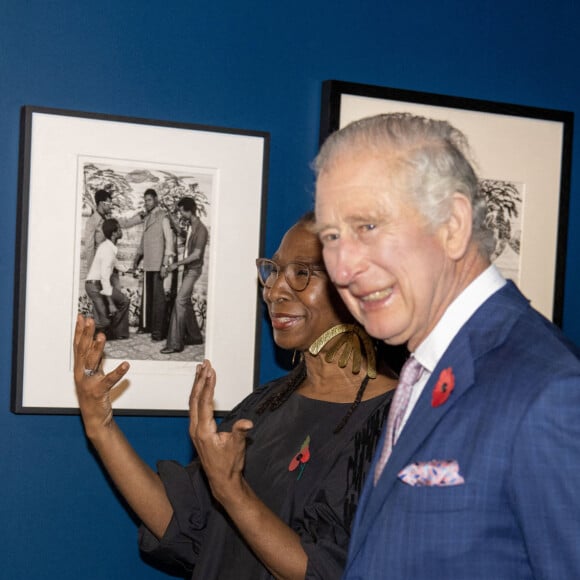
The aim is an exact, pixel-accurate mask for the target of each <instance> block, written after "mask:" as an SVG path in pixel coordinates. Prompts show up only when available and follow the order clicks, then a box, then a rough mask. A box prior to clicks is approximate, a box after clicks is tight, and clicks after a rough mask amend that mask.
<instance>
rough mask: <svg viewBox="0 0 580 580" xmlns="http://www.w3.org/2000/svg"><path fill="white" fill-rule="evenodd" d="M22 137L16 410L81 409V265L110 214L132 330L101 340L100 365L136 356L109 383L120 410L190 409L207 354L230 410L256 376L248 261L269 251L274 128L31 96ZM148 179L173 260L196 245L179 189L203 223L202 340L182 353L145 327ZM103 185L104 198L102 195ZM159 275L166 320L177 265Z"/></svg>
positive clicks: (220, 400) (222, 404)
mask: <svg viewBox="0 0 580 580" xmlns="http://www.w3.org/2000/svg"><path fill="white" fill-rule="evenodd" d="M20 148H21V150H20V184H19V188H20V192H19V193H20V195H19V208H18V232H17V234H18V241H17V252H18V255H17V259H16V268H17V272H16V292H15V314H14V316H15V321H14V329H15V330H14V356H13V359H14V364H13V386H12V411H13V412H15V413H58V414H75V413H78V407H77V401H76V396H75V389H74V382H73V375H72V362H73V361H72V341H73V334H74V327H75V322H76V318H77V314H78V313H81V314H83V315H85V316H93V315H94V311H95V308H97V305H96V302H95V300H94V299H93V298H91V293H90V292H87V285H86V283H87V276H88V274H89V271H90V268H91V265H92V261H93V258H94V256H95V252H96V251H97V247H98V242H97V241H95V240H98V239H99V238H98V236H97V237H96V238H95V233H94V232H95V228H97V230H98V228H99V227H100V228H101V230H99V231H102V229H103V223H104V220H106V219H110V218H114V219H116V220H117V221H118V223H119V224H120V226H121V232H122V235H121V238H120V239H119V240H116V253H117V268H116V270H115V273H114V275H113V276H112V277H111V280H112V285H113V286H114V287H116V288H117V289H118V290H119V291H120V292H121V293H122V294H123V295H124V296H125V299H124V301H125V302H127V303H128V310H127V312H128V314H127V316H128V321H129V332H128V333H126V335H124V336H114V337H112V339H111V340H109V341H108V342H107V344H106V346H105V357H104V362H103V369H104V370H105V371H108V370H111V369H112V368H114V367H115V366H117V365H118V364H119V363H120V362H121V361H123V360H128V361H129V362H130V363H131V369H130V370H129V373H128V374H127V376H126V379H125V380H124V381H123V383H122V384H121V385H119V387H118V388H117V389H116V390H115V394H114V410H115V413H117V414H126V415H186V414H187V410H188V398H189V392H190V390H191V386H192V384H193V376H194V374H195V365H196V364H197V363H198V362H201V361H202V360H203V359H204V358H209V359H210V360H211V361H212V364H213V365H214V367H215V368H216V371H217V373H218V376H219V377H220V380H219V383H218V386H217V389H216V397H215V408H216V410H217V414H218V415H219V414H223V413H225V412H227V411H228V410H230V409H232V408H233V407H234V406H235V405H236V404H237V403H238V402H239V401H240V400H241V399H242V398H243V397H244V396H245V395H247V394H248V393H250V392H251V391H252V389H253V387H254V385H255V382H256V378H257V376H258V366H259V365H258V362H259V360H258V350H257V348H256V347H257V344H259V336H258V334H259V328H260V325H259V323H258V290H257V280H256V275H255V265H254V261H255V258H256V257H257V256H260V255H261V254H262V244H263V241H262V231H263V221H264V213H265V206H266V203H265V201H266V191H267V168H268V154H269V134H268V133H265V132H260V131H250V130H241V129H230V128H222V127H209V126H204V125H195V124H188V123H174V122H168V121H154V120H148V119H138V118H130V117H120V116H111V115H104V114H97V113H86V112H79V111H69V110H62V109H49V108H42V107H32V106H26V107H23V109H22V118H21V145H20ZM151 190H153V192H154V193H155V194H156V203H157V206H156V211H161V212H162V213H161V215H163V216H164V219H165V218H166V219H165V223H166V230H167V232H168V233H167V234H166V238H165V239H166V242H165V243H166V244H173V252H172V253H173V255H174V256H175V257H174V258H172V259H173V260H175V261H177V260H179V259H180V257H183V256H184V255H185V254H184V252H186V251H187V247H188V244H187V236H188V229H187V226H188V221H187V220H184V219H183V215H182V214H181V212H180V211H179V210H178V202H179V201H180V200H182V199H184V198H190V199H192V200H193V206H192V207H194V208H195V209H194V215H196V216H197V217H198V218H199V220H200V222H201V223H202V224H203V226H205V229H206V230H207V232H208V242H207V244H206V246H205V253H204V255H203V260H202V261H203V265H202V266H201V267H200V275H199V278H198V279H197V280H196V281H195V283H194V286H193V291H192V295H191V301H192V308H193V313H194V314H193V316H194V320H195V322H196V323H197V325H198V326H199V329H200V331H201V337H202V338H201V339H200V338H199V337H197V339H188V337H187V336H185V337H184V343H185V344H184V347H183V350H181V351H179V350H178V349H176V352H171V353H162V352H161V351H162V350H163V347H164V345H165V338H166V337H165V336H162V337H160V336H154V335H153V334H151V333H148V332H147V328H143V316H142V314H143V311H144V309H145V308H146V307H147V306H146V297H147V296H148V294H147V292H146V291H145V278H146V276H145V272H144V271H143V264H144V262H138V264H140V266H136V265H135V257H136V255H137V254H138V252H139V251H141V250H140V245H141V240H142V237H143V232H144V228H146V227H148V224H149V221H148V213H149V212H150V211H151V206H150V205H149V206H148V205H147V204H146V198H147V194H150V193H151ZM103 191H104V192H106V193H107V194H108V196H107V195H105V197H106V198H107V200H106V203H105V204H103V203H102V202H101V201H99V200H101V199H102V197H103V194H102V193H99V194H97V192H103ZM167 240H169V241H167ZM162 275H163V290H164V294H165V298H166V301H167V304H166V306H167V308H166V315H165V316H166V317H167V320H164V326H163V327H164V329H165V331H166V330H167V326H168V323H169V319H170V316H171V310H172V309H173V306H174V304H175V296H176V292H177V290H178V288H179V287H180V284H181V282H182V280H183V266H181V267H180V268H176V269H175V270H174V271H172V272H171V273H170V274H169V273H168V272H165V271H164V272H162ZM89 282H92V281H91V280H89ZM97 298H98V296H97ZM240 305H243V307H240ZM111 316H112V315H111ZM111 336H112V335H111Z"/></svg>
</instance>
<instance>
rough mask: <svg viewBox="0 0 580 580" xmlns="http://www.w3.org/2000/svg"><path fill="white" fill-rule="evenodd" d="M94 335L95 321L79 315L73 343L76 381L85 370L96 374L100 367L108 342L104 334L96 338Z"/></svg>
mask: <svg viewBox="0 0 580 580" xmlns="http://www.w3.org/2000/svg"><path fill="white" fill-rule="evenodd" d="M94 335H95V321H94V320H93V319H92V318H85V317H83V316H82V315H81V314H79V315H78V316H77V322H76V325H75V336H74V341H73V344H74V371H75V379H79V378H80V375H81V373H84V372H85V370H87V371H94V372H96V371H97V369H98V367H99V364H100V362H101V359H102V357H103V350H104V348H105V342H106V340H105V335H104V334H102V333H99V334H98V335H97V337H96V338H95V336H94Z"/></svg>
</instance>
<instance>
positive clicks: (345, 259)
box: [315, 114, 580, 580]
mask: <svg viewBox="0 0 580 580" xmlns="http://www.w3.org/2000/svg"><path fill="white" fill-rule="evenodd" d="M315 167H316V172H317V184H316V219H317V226H316V227H317V228H318V232H319V235H320V239H321V240H322V243H323V245H324V259H325V263H326V266H327V269H328V273H329V275H330V277H331V279H332V280H333V282H334V283H335V284H336V285H337V287H338V290H339V292H340V295H341V297H342V298H343V300H344V301H345V303H346V304H347V306H348V308H349V310H350V311H351V312H352V313H353V315H354V316H355V317H356V318H357V320H358V321H359V322H360V323H361V324H363V325H364V327H365V328H366V330H367V331H368V332H369V334H371V335H372V336H374V337H377V338H379V339H382V340H383V341H385V342H386V343H388V344H407V346H408V349H409V351H410V353H411V357H410V359H409V363H408V364H407V365H406V366H405V367H404V368H403V370H402V371H401V377H400V381H399V386H398V387H397V391H396V394H395V397H394V400H393V404H392V406H391V409H390V412H389V417H388V420H387V427H386V429H385V432H383V434H382V437H381V441H380V442H379V446H378V450H377V453H376V456H375V458H374V461H373V465H372V467H371V469H372V472H371V474H370V475H369V477H368V478H367V480H366V483H365V487H364V490H363V493H362V495H361V499H360V502H359V506H358V510H357V514H356V518H355V523H354V526H353V530H352V537H351V543H350V548H349V557H348V563H347V568H346V571H345V578H346V579H348V580H355V579H357V580H372V579H374V578H395V579H397V580H404V579H411V578H413V580H427V579H429V580H431V579H433V578H437V579H439V578H453V579H456V580H466V579H470V580H478V579H481V580H490V579H493V580H514V579H515V578H518V579H519V580H527V579H542V580H546V579H550V580H551V579H554V580H555V579H558V580H562V579H564V578H566V579H572V578H580V545H579V540H580V499H579V496H578V494H579V492H578V490H579V489H580V361H579V358H578V349H577V348H576V347H575V346H574V345H572V344H571V343H570V342H569V341H567V340H566V338H565V337H564V336H563V335H562V333H561V332H560V331H559V329H557V328H556V327H555V326H554V325H552V324H551V323H550V322H549V321H548V320H546V319H545V318H544V317H543V316H542V315H540V314H539V313H538V312H537V311H535V310H534V309H533V308H532V307H531V306H530V305H529V303H528V301H527V300H526V299H525V298H524V296H523V295H522V294H521V293H520V291H519V290H518V289H517V288H516V286H515V285H514V284H513V283H512V282H511V281H507V282H506V280H505V279H504V278H503V277H502V275H501V274H500V272H499V271H498V270H497V269H496V267H495V266H493V265H490V260H489V256H490V255H491V252H492V250H493V247H494V239H493V234H492V232H490V231H489V230H487V228H486V222H485V216H486V204H485V198H484V196H483V194H482V193H481V191H480V188H479V186H478V179H477V177H476V175H475V172H474V170H473V168H472V165H471V163H470V162H469V161H468V146H467V142H466V139H465V137H464V136H463V134H462V133H460V132H459V131H457V130H456V129H454V128H453V127H452V126H451V125H449V124H448V123H446V122H444V121H434V120H431V119H425V118H421V117H414V116H412V115H409V114H389V115H379V116H377V117H372V118H369V119H364V120H361V121H357V122H355V123H352V124H351V125H349V126H347V127H345V128H344V129H342V130H340V131H338V132H337V133H335V134H334V135H332V136H331V137H330V138H329V139H328V140H327V142H326V143H325V144H324V145H323V147H322V149H321V151H320V153H319V155H318V157H317V160H316V163H315ZM410 375H414V376H410Z"/></svg>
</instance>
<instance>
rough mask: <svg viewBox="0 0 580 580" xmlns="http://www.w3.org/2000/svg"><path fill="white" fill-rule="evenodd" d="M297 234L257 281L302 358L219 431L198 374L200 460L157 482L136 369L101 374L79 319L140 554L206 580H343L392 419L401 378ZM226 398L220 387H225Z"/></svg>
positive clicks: (172, 466)
mask: <svg viewBox="0 0 580 580" xmlns="http://www.w3.org/2000/svg"><path fill="white" fill-rule="evenodd" d="M312 222H313V216H312V214H308V215H307V216H305V217H304V218H302V220H300V221H299V222H298V223H297V224H296V225H295V226H294V227H292V228H291V229H290V230H289V231H288V232H287V233H286V235H285V236H284V238H283V239H282V242H281V244H280V247H279V249H278V251H277V252H276V253H275V254H274V256H273V257H272V259H271V260H268V259H258V260H257V261H256V265H257V268H258V278H259V281H260V283H261V284H262V286H263V298H264V302H265V303H266V305H267V307H268V312H269V315H270V320H271V324H272V330H273V335H274V340H275V342H276V344H277V345H278V346H280V347H281V348H284V349H288V350H293V351H295V353H297V358H298V359H299V360H298V363H297V365H296V366H295V368H294V369H293V370H292V371H291V372H290V373H289V374H288V375H286V376H283V377H281V378H279V379H276V380H274V381H272V382H270V383H268V384H266V385H265V386H263V387H261V388H260V389H258V390H256V391H254V392H253V393H252V394H251V395H250V396H248V397H247V398H246V399H245V400H244V401H242V402H241V403H240V404H239V405H238V406H237V407H236V408H235V409H234V410H233V411H232V412H231V413H230V415H229V416H228V417H227V418H226V419H224V420H223V421H222V422H221V424H220V425H219V426H217V425H216V422H215V421H214V418H213V402H212V401H213V393H214V388H216V373H215V371H214V370H213V368H212V366H211V364H210V362H209V361H207V360H206V361H204V362H203V364H201V365H198V367H197V371H196V375H195V380H194V386H193V390H192V394H191V398H190V417H191V421H190V434H191V437H192V440H193V443H194V445H195V448H196V450H197V453H198V458H197V459H196V460H195V461H193V462H192V463H191V464H190V465H188V466H186V467H183V466H181V465H179V464H177V463H175V462H170V461H162V462H159V464H158V469H159V473H158V474H157V473H155V472H154V471H153V470H151V469H150V468H149V467H148V466H147V465H146V464H145V463H144V462H142V461H141V460H140V459H139V458H138V457H137V456H136V454H135V452H134V451H133V450H132V448H131V447H130V446H129V443H128V442H127V441H126V440H125V439H124V437H123V435H122V434H121V432H120V431H119V429H118V427H117V425H116V423H115V422H114V419H113V417H112V410H111V405H110V401H109V395H108V394H109V391H110V389H111V387H112V386H113V385H114V384H115V383H117V382H118V381H119V380H120V379H121V378H122V377H123V376H124V374H125V373H126V372H127V370H128V365H127V364H126V363H123V364H122V365H120V366H119V368H118V369H116V370H114V371H112V372H111V373H109V374H108V375H105V376H103V375H102V374H101V373H100V372H99V373H97V374H95V375H93V376H87V375H90V374H91V373H88V372H85V369H87V368H88V369H92V368H97V366H98V362H99V360H100V356H101V354H102V350H103V346H104V337H102V336H99V337H98V339H97V341H95V342H93V341H92V331H93V328H92V322H91V321H89V320H84V319H82V318H79V322H78V324H77V329H76V333H75V381H76V385H77V393H78V398H79V404H80V409H81V413H82V416H83V421H84V425H85V430H86V433H87V436H88V438H89V439H90V441H91V442H92V443H93V445H94V447H95V449H96V450H97V452H98V453H99V455H100V456H101V458H102V460H103V463H104V465H105V467H106V468H107V469H108V471H109V473H110V475H111V477H112V479H113V480H114V482H115V483H116V485H117V487H118V488H119V490H120V491H121V493H122V494H123V495H124V496H125V498H126V499H127V501H128V503H129V504H130V505H131V507H132V508H133V510H134V511H135V513H136V514H137V516H138V517H139V518H140V519H141V521H142V524H143V525H142V526H141V531H140V547H141V549H142V550H143V551H144V552H146V553H147V554H148V556H149V557H153V558H155V559H157V560H158V562H159V563H161V564H162V565H167V566H172V567H174V568H175V565H177V566H178V567H180V569H181V571H182V572H183V571H187V573H191V574H192V576H191V577H192V578H199V579H203V580H212V579H218V578H220V579H223V578H231V579H234V578H235V579H236V580H244V579H247V580H260V579H266V578H272V577H275V578H301V579H302V578H319V579H324V580H329V579H334V578H337V579H338V578H340V577H341V574H342V570H343V567H344V564H345V560H346V552H347V547H348V540H349V535H350V533H349V530H350V526H351V523H352V519H353V516H354V512H355V509H356V505H357V502H358V497H359V493H360V491H361V488H362V484H363V481H364V478H365V476H366V474H367V472H368V470H369V466H370V461H371V458H372V456H373V452H374V450H375V447H376V445H377V441H378V438H379V435H380V432H381V427H382V426H383V423H384V422H385V420H386V417H387V413H388V407H389V404H390V401H391V397H392V391H393V389H394V387H395V385H396V379H395V375H394V374H393V373H392V372H391V371H390V370H389V369H388V368H384V365H383V363H382V358H381V357H377V356H376V351H375V346H374V344H373V343H372V342H371V339H370V338H369V337H368V336H367V334H366V333H365V332H364V330H363V329H362V328H361V327H360V326H358V325H357V324H355V323H354V322H353V320H352V318H351V317H350V315H349V314H348V313H347V310H346V309H345V307H344V306H343V304H342V302H341V301H340V299H339V298H338V295H337V293H336V291H335V290H334V287H333V286H332V284H331V282H330V280H329V278H328V275H327V274H326V271H325V269H324V265H323V262H322V249H321V245H320V242H319V240H318V238H317V237H316V235H314V234H313V233H312V232H311V226H312ZM217 383H218V386H217V388H219V380H217Z"/></svg>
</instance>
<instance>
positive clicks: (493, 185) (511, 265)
mask: <svg viewBox="0 0 580 580" xmlns="http://www.w3.org/2000/svg"><path fill="white" fill-rule="evenodd" d="M394 112H409V113H412V114H416V115H422V116H425V117H430V118H434V119H441V120H445V121H449V122H450V123H451V124H452V125H453V126H454V127H456V128H457V129H459V130H460V131H462V132H463V133H464V134H465V135H466V137H467V139H468V141H469V144H470V148H471V151H472V153H473V155H474V157H475V164H476V170H477V172H478V175H479V178H480V183H481V187H482V188H483V189H484V190H485V192H486V196H487V199H488V221H489V222H490V223H491V224H492V227H493V229H494V232H495V237H496V251H495V252H494V255H493V256H492V259H493V261H494V263H495V264H496V265H497V266H498V267H499V269H500V270H501V271H502V273H503V274H504V276H505V277H507V278H511V279H513V281H514V282H515V283H516V284H517V285H518V286H519V288H520V289H521V290H522V292H523V293H524V294H525V295H526V296H527V297H528V298H529V299H530V300H531V302H532V304H533V306H534V307H535V308H536V309H537V310H539V311H540V312H541V313H542V314H544V316H546V317H547V318H549V319H551V320H552V321H553V322H554V323H555V324H557V325H559V326H561V324H562V314H563V312H562V311H563V295H564V275H565V264H566V243H567V228H568V206H569V195H570V172H571V158H572V131H573V123H574V115H573V113H571V112H568V111H560V110H554V109H541V108H536V107H529V106H524V105H515V104H508V103H499V102H493V101H486V100H479V99H468V98H462V97H454V96H446V95H439V94H433V93H423V92H417V91H408V90H402V89H393V88H388V87H381V86H375V85H366V84H359V83H350V82H345V81H337V80H328V81H325V82H324V83H323V86H322V104H321V120H320V142H321V144H322V143H323V142H324V140H325V139H326V137H328V135H330V134H331V133H332V132H333V131H336V130H337V129H340V128H342V127H344V126H346V125H348V124H349V123H351V122H352V121H356V120H357V119H361V118H363V117H369V116H372V115H378V114H383V113H394Z"/></svg>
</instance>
